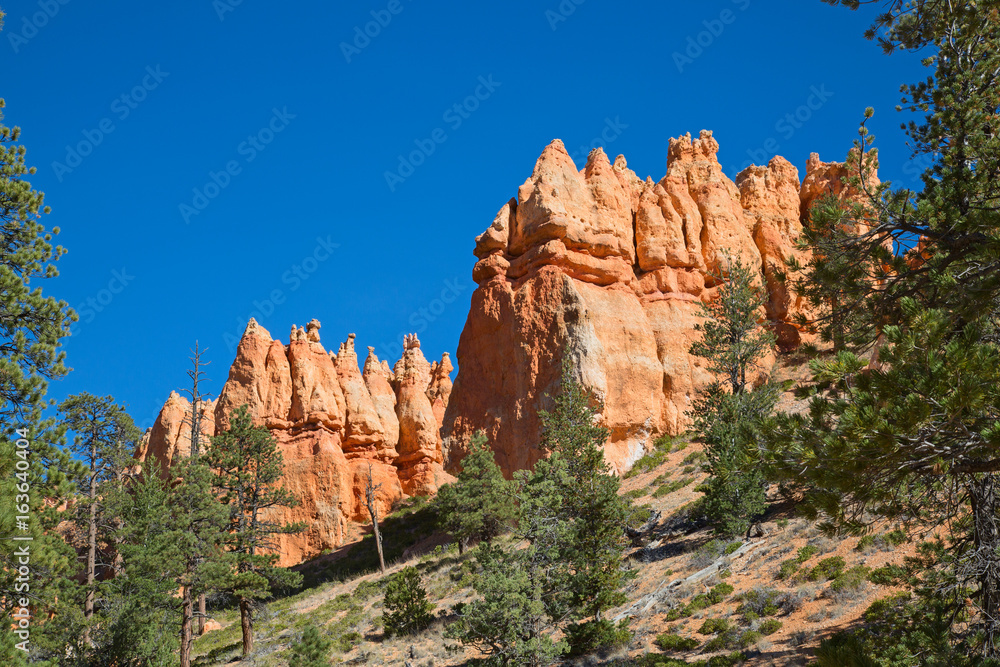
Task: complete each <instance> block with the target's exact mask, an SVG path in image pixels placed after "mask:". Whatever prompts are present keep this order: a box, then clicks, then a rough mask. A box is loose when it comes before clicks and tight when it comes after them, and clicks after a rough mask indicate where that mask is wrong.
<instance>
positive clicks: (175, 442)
mask: <svg viewBox="0 0 1000 667" xmlns="http://www.w3.org/2000/svg"><path fill="white" fill-rule="evenodd" d="M319 330H320V324H319V322H317V321H316V320H313V321H311V322H310V323H309V324H308V325H306V327H305V328H304V329H303V328H301V327H292V331H291V336H290V340H289V343H288V345H284V344H282V343H281V341H278V340H274V339H272V338H271V335H270V333H269V332H268V331H267V330H266V329H264V328H263V327H261V326H260V325H259V324H258V323H257V322H256V321H255V320H252V319H251V320H250V323H249V324H248V325H247V328H246V331H245V332H244V334H243V338H242V339H241V341H240V344H239V347H238V348H237V351H236V359H235V360H234V361H233V364H232V366H231V367H230V372H229V379H228V380H227V381H226V384H225V386H224V387H223V389H222V392H221V393H220V395H219V398H218V401H216V402H212V403H211V404H209V405H206V406H205V407H204V410H203V412H204V413H205V415H206V419H205V420H204V421H203V422H202V423H203V431H204V433H205V435H206V437H205V444H203V445H202V446H206V445H207V443H208V436H211V435H213V434H214V433H218V432H221V431H223V430H225V429H226V428H228V426H229V413H230V412H231V411H233V410H235V409H236V408H238V407H239V406H241V405H246V406H248V409H249V411H250V414H251V416H252V417H253V419H254V422H255V423H256V424H258V425H261V426H265V427H267V428H268V429H269V430H270V431H271V434H272V435H273V436H274V438H275V440H276V441H277V443H278V448H279V450H280V451H281V453H282V455H283V457H284V461H285V476H284V481H283V484H284V486H285V487H286V488H288V489H289V490H290V491H291V492H292V493H294V494H295V495H296V496H297V497H298V498H299V500H300V501H301V504H300V505H299V506H297V507H294V508H278V509H276V510H274V511H273V512H272V514H271V515H270V517H269V518H271V519H273V520H276V521H279V522H282V523H290V522H296V521H304V522H305V523H306V525H307V528H306V531H305V532H304V533H301V534H298V535H281V536H279V537H278V552H279V553H280V554H281V559H280V561H279V563H280V564H281V565H293V564H296V563H299V562H302V561H303V560H305V559H307V558H310V557H312V556H315V555H317V554H319V553H320V552H322V551H323V550H324V549H330V548H334V547H337V546H339V545H340V544H341V543H342V541H343V537H344V530H345V528H346V525H347V523H348V522H357V523H365V522H367V521H368V520H369V519H368V510H367V508H366V506H365V502H364V489H365V483H366V481H367V477H368V473H369V467H370V470H371V474H372V478H373V481H374V483H375V484H377V485H381V486H380V488H379V490H378V503H379V505H380V514H381V515H382V516H384V515H385V514H386V513H387V512H388V511H389V510H390V509H391V507H392V505H393V503H395V502H396V501H397V500H399V499H400V498H402V497H403V495H404V494H409V495H424V494H429V493H434V492H436V491H437V489H438V487H439V486H440V485H441V484H444V483H447V482H448V481H450V480H451V479H452V478H451V477H450V476H449V475H448V474H447V473H445V472H444V470H443V463H442V462H443V454H442V449H441V436H440V433H439V429H440V420H439V418H437V417H436V416H435V408H434V406H435V405H441V406H442V407H441V409H440V412H441V415H442V416H443V412H444V408H443V406H444V405H447V403H448V401H449V398H450V393H451V379H450V377H448V374H449V373H450V372H451V370H453V368H452V366H451V362H450V361H449V359H448V355H447V353H445V355H444V357H443V358H442V360H441V362H440V363H435V364H434V365H433V366H432V365H431V364H429V363H428V362H427V360H426V359H425V358H424V356H423V354H422V353H421V352H420V343H419V341H418V340H417V339H416V336H413V337H408V338H407V341H406V351H405V353H404V355H403V358H402V359H401V360H400V362H399V363H398V364H397V370H396V373H393V372H392V371H390V370H389V367H388V364H386V363H385V362H379V360H378V358H377V357H376V356H375V352H374V349H373V348H368V358H367V359H366V361H365V363H364V371H363V372H362V370H361V369H360V368H359V364H358V357H357V353H356V351H355V348H354V339H355V337H354V334H350V335H349V336H348V338H347V340H346V341H344V342H343V343H341V344H340V346H339V347H338V349H337V352H336V353H333V352H327V351H326V350H325V349H324V347H323V345H322V343H321V342H320V335H319ZM394 386H395V389H394ZM190 413H191V406H190V404H189V403H188V402H187V401H186V400H185V399H183V398H181V397H180V396H179V395H178V394H176V393H172V394H171V395H170V398H169V399H168V400H167V403H166V404H165V405H164V407H163V410H162V411H161V413H160V416H159V418H158V419H157V421H156V423H155V424H154V426H153V428H152V429H151V430H150V431H149V432H148V433H147V435H146V437H145V438H144V440H143V445H142V446H141V448H140V451H139V452H138V453H137V456H138V457H139V458H143V459H144V458H145V457H147V456H153V457H155V458H156V459H157V460H159V461H160V462H161V464H162V465H164V467H168V466H169V465H170V463H171V461H173V460H175V457H177V456H182V457H183V456H188V455H190V451H191V450H190V442H189V441H190V435H189V434H188V432H187V431H186V430H185V429H189V428H190V427H189V424H190V421H189V420H190Z"/></svg>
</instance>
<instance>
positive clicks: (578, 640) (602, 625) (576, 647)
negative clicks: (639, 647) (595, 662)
mask: <svg viewBox="0 0 1000 667" xmlns="http://www.w3.org/2000/svg"><path fill="white" fill-rule="evenodd" d="M628 624H629V619H627V618H623V619H622V620H621V621H620V622H619V623H618V625H615V624H614V623H613V622H611V621H609V620H606V619H601V620H600V621H588V622H586V623H571V624H569V625H568V626H567V627H566V642H567V643H568V644H569V654H568V655H570V656H579V655H587V654H588V653H593V652H594V651H597V650H598V649H612V648H619V647H622V646H626V645H627V644H628V643H629V642H630V641H631V640H632V631H631V630H630V629H629V627H628Z"/></svg>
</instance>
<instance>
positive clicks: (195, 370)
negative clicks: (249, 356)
mask: <svg viewBox="0 0 1000 667" xmlns="http://www.w3.org/2000/svg"><path fill="white" fill-rule="evenodd" d="M207 351H208V348H205V349H204V350H202V349H201V348H200V347H199V346H198V341H195V342H194V349H193V350H191V356H190V357H188V358H189V359H190V360H191V368H190V369H188V372H187V374H188V377H189V378H191V388H190V389H185V390H184V391H185V392H186V393H187V394H188V395H189V396H190V397H191V458H193V459H196V458H198V456H199V455H200V454H201V405H202V402H203V401H204V400H205V399H206V398H208V397H209V396H210V394H207V393H202V391H201V389H200V387H199V385H200V384H201V382H202V381H203V380H206V379H207V378H205V377H203V376H204V375H205V371H203V370H202V367H203V366H208V365H209V364H210V363H212V362H211V361H202V360H201V355H202V354H204V353H205V352H207ZM206 618H208V609H207V605H206V601H205V594H204V593H201V594H199V595H198V635H199V636H201V635H203V634H205V619H206Z"/></svg>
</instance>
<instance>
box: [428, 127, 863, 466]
mask: <svg viewBox="0 0 1000 667" xmlns="http://www.w3.org/2000/svg"><path fill="white" fill-rule="evenodd" d="M718 150H719V145H718V143H717V142H716V140H715V139H714V138H713V137H712V133H711V132H707V131H703V132H702V133H701V135H700V136H699V137H697V138H694V139H692V138H691V136H690V135H688V136H685V137H681V138H678V139H672V140H671V141H670V145H669V150H668V155H667V171H666V175H665V176H664V177H663V178H662V179H660V181H659V182H653V180H652V179H650V178H647V179H646V180H645V181H643V180H641V179H640V178H639V177H637V176H636V174H635V172H633V171H632V170H631V169H629V168H628V166H627V164H626V161H625V158H624V157H623V156H618V158H617V159H615V161H614V162H613V163H612V162H611V161H610V160H609V159H608V157H607V156H606V155H605V154H604V152H603V151H602V150H601V149H595V150H594V151H592V152H591V153H590V156H589V157H588V159H587V163H586V165H585V166H584V167H583V169H577V167H576V165H575V164H574V163H573V160H572V159H571V158H570V156H569V154H568V153H567V152H566V149H565V147H564V146H563V144H562V142H561V141H559V140H555V141H553V142H552V143H551V144H549V145H548V146H547V147H546V148H545V150H544V151H543V152H542V154H541V156H540V157H539V158H538V161H537V162H536V164H535V168H534V171H533V173H532V175H531V176H530V177H529V178H528V179H527V180H526V181H525V182H524V184H522V185H521V186H520V188H518V191H517V196H516V197H514V198H512V199H511V200H510V201H508V202H507V203H506V204H504V206H503V207H502V208H501V209H500V212H499V213H498V214H497V216H496V218H495V219H494V220H493V223H492V224H491V225H490V226H489V228H487V230H486V231H485V232H483V233H482V234H481V235H480V236H479V237H477V238H476V247H475V250H474V253H475V255H476V257H477V260H478V261H477V263H476V265H475V267H474V269H473V278H474V280H475V281H476V282H477V283H478V287H477V289H476V290H475V292H474V293H473V295H472V306H471V310H470V313H469V317H468V319H467V321H466V324H465V328H464V330H463V332H462V337H461V340H460V342H459V346H458V366H459V372H458V376H457V377H456V379H455V385H454V391H453V392H452V395H451V400H450V402H449V403H448V406H447V409H446V413H445V418H444V428H443V432H444V433H445V435H446V440H445V452H446V455H447V457H448V466H449V468H455V467H457V466H459V465H460V460H461V457H462V455H463V454H464V451H465V445H466V443H467V442H468V440H469V438H470V437H471V435H472V433H473V432H474V431H476V430H480V429H482V430H484V431H485V432H486V434H487V436H488V437H489V440H490V442H491V443H492V446H493V448H494V450H495V452H496V457H497V460H498V462H499V464H500V465H501V467H502V468H503V469H504V471H505V472H506V473H507V474H510V473H512V472H513V471H515V470H518V469H523V468H527V467H529V466H531V465H532V464H533V463H534V462H535V461H536V460H537V459H538V458H539V457H540V456H541V452H540V451H539V449H538V448H537V446H536V445H537V443H538V433H539V421H538V416H537V413H538V410H539V409H540V408H545V407H548V406H549V405H550V404H551V402H550V401H551V399H550V397H551V396H552V395H553V394H554V393H555V392H556V391H557V389H558V383H559V374H560V368H561V364H562V358H563V356H564V355H568V356H569V359H570V362H571V367H572V370H573V373H574V375H575V376H576V379H577V380H579V381H580V382H582V383H583V384H584V385H585V386H586V387H587V388H589V389H590V390H591V391H592V392H593V394H594V395H595V396H596V397H597V398H598V399H600V400H601V401H602V402H603V405H604V409H603V412H602V414H601V416H600V419H601V422H602V423H603V425H604V426H606V427H607V428H608V429H610V432H611V436H610V438H609V440H608V442H607V443H606V445H605V457H606V459H607V460H608V462H609V463H610V464H611V466H612V467H613V468H614V469H615V470H617V471H618V472H624V471H625V470H627V469H629V468H630V467H631V465H632V464H633V463H634V462H635V461H636V460H637V459H638V458H639V457H641V456H642V455H643V454H644V453H645V452H646V451H647V450H648V449H649V448H650V447H651V445H652V442H653V441H654V439H655V438H656V437H657V436H659V435H660V434H665V433H669V434H676V433H679V432H681V431H683V430H684V429H685V428H686V427H687V426H688V424H689V423H690V420H689V418H688V416H687V414H686V413H687V412H688V411H689V410H690V408H691V403H692V399H693V398H694V397H695V395H696V394H697V392H698V391H699V389H700V388H702V387H704V386H705V385H706V384H707V383H708V382H710V381H711V379H712V378H711V377H710V375H709V373H708V372H707V371H706V369H705V367H704V362H703V360H702V359H700V358H697V357H693V356H691V355H690V354H689V353H688V350H689V348H690V346H691V343H692V342H693V341H694V340H695V339H696V338H697V336H698V335H699V334H698V333H697V332H696V330H695V324H696V323H698V322H699V321H700V316H699V306H700V304H701V303H703V302H708V301H710V300H711V299H713V298H714V297H715V295H716V294H717V292H718V286H719V284H720V283H721V282H723V281H724V280H725V276H726V273H727V266H729V263H730V262H731V261H733V260H734V259H737V258H738V259H739V260H741V261H742V262H743V263H744V264H746V265H749V266H751V267H753V268H755V269H756V270H757V271H758V272H759V275H760V281H761V284H762V285H764V286H765V287H766V288H767V293H768V300H767V303H766V308H765V310H766V312H765V313H762V317H763V318H766V319H767V321H768V322H769V323H770V325H771V326H772V327H773V328H774V329H775V331H776V333H777V335H778V342H779V345H780V347H781V348H782V349H785V350H789V349H793V348H795V347H796V346H797V345H798V344H799V343H800V341H801V339H802V336H803V335H804V333H805V332H803V331H800V329H799V326H798V325H797V324H796V322H797V321H798V319H799V318H798V316H799V315H803V316H804V317H805V318H806V319H808V318H809V317H810V316H811V313H809V312H808V308H807V305H806V304H805V303H804V301H803V299H801V298H800V297H799V296H798V295H796V294H795V293H794V291H793V290H791V289H790V288H789V287H788V284H787V282H786V281H785V280H784V279H783V276H784V273H785V266H786V260H788V259H790V258H792V257H795V258H797V259H799V260H800V261H801V262H805V261H806V260H807V259H808V257H807V256H806V255H805V254H804V253H803V251H802V250H800V249H799V248H798V247H797V245H796V240H797V238H798V236H799V234H800V233H801V231H802V224H803V221H804V219H805V217H806V216H807V214H808V209H809V206H810V204H811V203H812V201H813V199H815V197H816V196H818V195H819V194H821V193H823V192H831V193H833V194H838V195H840V196H848V194H849V193H847V192H845V191H844V187H843V179H844V177H845V176H846V175H847V173H846V167H845V166H844V165H843V164H841V163H822V162H820V161H819V158H818V157H816V156H813V157H811V158H810V160H809V162H808V164H807V175H806V178H805V182H803V183H801V184H800V181H799V174H798V171H797V169H796V168H795V167H794V166H793V165H792V164H791V163H790V162H788V161H787V160H785V159H784V158H781V157H775V158H774V159H772V160H771V161H770V162H769V163H768V164H767V166H751V167H749V168H747V169H746V170H744V171H743V172H741V173H740V174H739V175H738V176H737V177H736V181H735V182H734V181H732V180H730V179H729V178H728V177H727V176H726V175H725V174H724V173H723V172H722V167H721V165H720V164H719V161H718V158H717V153H718ZM765 372H766V369H765Z"/></svg>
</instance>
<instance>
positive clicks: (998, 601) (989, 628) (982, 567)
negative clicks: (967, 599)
mask: <svg viewBox="0 0 1000 667" xmlns="http://www.w3.org/2000/svg"><path fill="white" fill-rule="evenodd" d="M969 495H970V497H971V499H972V513H973V521H974V522H975V541H974V544H975V551H974V552H973V554H972V556H971V559H972V562H971V566H972V567H971V568H970V569H971V571H970V572H968V573H969V574H970V575H972V577H973V578H975V579H976V580H977V581H978V583H979V615H980V618H979V628H980V630H981V631H982V633H983V657H984V658H987V659H989V658H993V659H996V658H1000V553H998V550H1000V516H998V511H1000V475H998V474H997V473H986V474H984V475H982V476H981V477H980V478H979V479H976V480H974V481H973V483H972V484H971V485H970V487H969Z"/></svg>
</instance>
